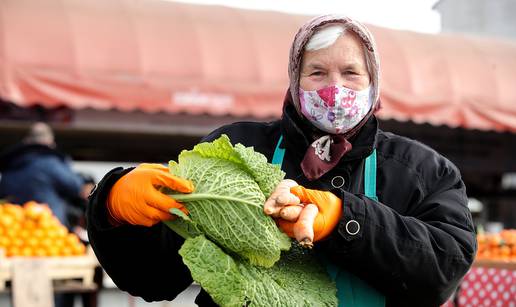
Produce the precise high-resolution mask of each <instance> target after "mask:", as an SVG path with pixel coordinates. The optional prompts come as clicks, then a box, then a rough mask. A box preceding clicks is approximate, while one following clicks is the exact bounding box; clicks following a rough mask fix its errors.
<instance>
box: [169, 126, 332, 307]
mask: <svg viewBox="0 0 516 307" xmlns="http://www.w3.org/2000/svg"><path fill="white" fill-rule="evenodd" d="M169 169H170V172H171V173H172V174H174V175H177V176H180V177H183V178H187V179H190V180H192V181H193V183H194V186H195V191H194V192H193V193H191V194H179V193H177V192H173V191H167V193H168V194H169V195H170V196H172V197H173V198H174V199H176V200H178V201H181V202H182V203H183V204H184V205H185V207H186V208H187V209H188V211H189V215H188V216H187V215H185V214H184V213H182V212H181V211H180V210H177V209H175V210H174V209H173V210H172V211H171V212H172V213H174V214H176V215H178V216H180V217H181V218H177V219H175V220H174V221H167V222H166V224H167V225H168V226H169V227H170V228H171V229H172V230H174V231H175V232H176V233H178V234H179V235H181V236H182V237H184V238H186V241H185V243H184V244H183V246H182V247H181V249H180V251H179V253H180V255H181V256H182V258H183V262H184V263H185V264H186V265H187V267H188V268H189V269H190V272H191V273H192V277H193V279H194V280H195V281H196V282H198V283H199V284H200V285H201V286H202V287H203V289H205V290H206V291H207V292H208V293H209V294H210V296H211V297H212V299H213V300H214V301H215V302H216V303H217V304H219V305H220V306H237V307H241V306H247V305H251V306H336V305H337V298H336V288H335V284H334V283H333V282H332V281H331V280H330V279H329V277H328V275H327V274H326V271H325V269H324V267H323V266H322V265H321V264H320V263H319V262H318V261H317V259H316V258H315V257H314V255H312V254H311V253H310V252H309V251H306V250H302V249H301V248H300V247H298V246H296V244H291V240H290V238H288V237H287V236H286V235H285V234H284V233H283V232H281V231H280V230H279V228H278V227H277V226H276V224H275V222H274V220H273V219H272V218H271V217H269V216H267V215H265V214H264V213H263V203H264V202H265V200H266V198H267V197H268V196H269V195H270V194H271V193H272V191H273V190H274V188H275V187H276V185H277V184H278V183H279V182H280V181H281V180H282V179H283V177H284V173H283V172H282V171H281V169H280V168H279V167H278V166H277V165H272V164H270V163H268V162H267V159H266V158H265V156H263V155H262V154H260V153H258V152H255V151H254V150H253V148H252V147H245V146H243V145H241V144H236V145H235V146H233V145H232V144H231V142H230V140H229V138H228V137H227V136H226V135H222V136H221V137H220V138H218V139H217V140H215V141H213V142H206V143H201V144H198V145H196V146H195V147H194V148H193V149H192V150H190V151H183V152H182V153H181V154H180V155H179V157H178V162H175V161H171V162H170V163H169ZM292 246H293V247H292ZM291 247H292V248H291Z"/></svg>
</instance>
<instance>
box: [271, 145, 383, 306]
mask: <svg viewBox="0 0 516 307" xmlns="http://www.w3.org/2000/svg"><path fill="white" fill-rule="evenodd" d="M282 141H283V136H280V139H279V140H278V144H276V149H275V150H274V155H273V157H272V164H278V165H280V166H281V165H282V164H283V158H284V157H285V148H281V147H280V144H281V142H282ZM364 190H365V195H366V196H367V197H369V198H371V199H374V200H376V201H378V197H376V149H375V150H373V152H372V153H371V155H370V156H369V157H367V159H366V161H365V168H364ZM325 264H326V270H327V271H328V274H329V275H330V277H331V278H332V280H334V281H335V283H336V284H337V297H338V299H339V307H383V306H385V297H384V296H383V295H382V294H381V293H380V292H378V291H377V290H376V289H374V288H372V287H370V286H369V285H367V284H366V283H365V282H364V281H362V280H361V279H359V278H358V277H356V276H355V275H353V274H351V273H348V272H346V271H343V270H340V269H339V268H338V267H337V266H336V265H334V264H333V263H330V262H329V261H325Z"/></svg>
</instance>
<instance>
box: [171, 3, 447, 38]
mask: <svg viewBox="0 0 516 307" xmlns="http://www.w3.org/2000/svg"><path fill="white" fill-rule="evenodd" d="M168 1H174V0H168ZM176 1H177V0H176ZM437 1H438V0H180V2H188V3H199V4H215V5H226V6H232V7H239V8H246V9H257V10H273V11H280V12H286V13H294V14H308V15H318V14H327V13H342V14H346V15H349V16H350V17H353V18H355V19H357V20H360V21H362V22H365V23H369V24H374V25H378V26H383V27H388V28H393V29H403V30H412V31H418V32H427V33H437V32H439V31H440V29H441V26H440V18H439V14H438V12H437V11H435V10H433V9H432V6H433V5H434V4H435V3H436V2H437Z"/></svg>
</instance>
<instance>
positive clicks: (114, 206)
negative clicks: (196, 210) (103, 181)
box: [107, 163, 194, 226]
mask: <svg viewBox="0 0 516 307" xmlns="http://www.w3.org/2000/svg"><path fill="white" fill-rule="evenodd" d="M159 187H167V188H169V189H172V190H174V191H178V192H181V193H191V192H192V191H193V190H194V186H193V183H192V182H191V181H190V180H187V179H184V178H181V177H177V176H174V175H172V174H170V172H169V171H168V168H167V167H165V166H163V165H161V164H154V163H143V164H140V165H138V167H136V168H135V169H133V170H132V171H130V172H129V173H127V174H125V175H124V176H122V178H120V179H119V180H118V181H117V182H116V183H115V185H114V186H113V188H112V189H111V191H110V193H109V197H108V202H107V209H108V213H109V216H108V218H109V221H110V222H111V224H113V225H121V224H131V225H141V226H152V225H155V224H156V223H158V222H160V221H163V220H170V219H173V218H174V216H173V215H171V214H170V212H169V210H170V209H172V208H178V209H180V210H181V211H183V212H185V213H188V211H187V210H186V208H185V207H184V206H183V205H182V204H181V203H179V202H177V201H175V200H174V199H172V198H171V197H170V196H167V195H165V194H163V193H161V192H160V191H159V190H158V188H159Z"/></svg>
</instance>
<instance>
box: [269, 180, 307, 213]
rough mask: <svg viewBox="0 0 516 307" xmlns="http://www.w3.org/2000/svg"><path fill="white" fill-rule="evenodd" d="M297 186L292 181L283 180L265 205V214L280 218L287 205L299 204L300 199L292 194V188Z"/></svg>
mask: <svg viewBox="0 0 516 307" xmlns="http://www.w3.org/2000/svg"><path fill="white" fill-rule="evenodd" d="M295 186H297V183H296V182H295V181H294V180H291V179H285V180H282V181H281V182H280V183H279V184H278V185H277V186H276V189H275V190H274V192H272V194H271V196H270V197H269V198H268V199H267V200H266V201H265V204H264V205H263V212H265V214H267V215H271V216H272V217H276V218H277V217H279V216H280V211H281V209H282V208H283V207H284V206H285V205H297V204H299V198H298V197H297V196H295V195H293V194H292V193H290V188H292V187H295Z"/></svg>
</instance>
